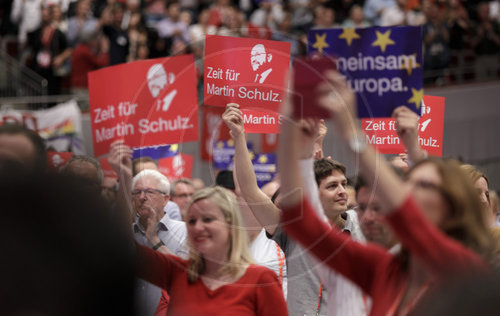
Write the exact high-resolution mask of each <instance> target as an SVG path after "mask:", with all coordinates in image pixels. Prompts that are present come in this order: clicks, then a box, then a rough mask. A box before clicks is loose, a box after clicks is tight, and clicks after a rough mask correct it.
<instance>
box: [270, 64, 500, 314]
mask: <svg viewBox="0 0 500 316" xmlns="http://www.w3.org/2000/svg"><path fill="white" fill-rule="evenodd" d="M325 75H326V77H327V78H328V85H326V84H325V85H324V86H322V87H319V88H320V91H319V92H323V94H321V95H320V96H319V97H318V98H319V102H320V104H321V105H322V106H324V107H325V108H326V109H328V110H329V111H330V112H331V116H332V117H333V120H334V122H335V127H336V128H337V132H338V135H340V137H341V139H343V140H344V142H345V144H346V145H347V146H348V148H349V149H350V151H351V153H352V154H353V155H354V156H356V159H358V160H357V161H359V162H360V167H361V168H360V173H361V175H362V176H363V177H364V179H365V180H366V181H367V183H368V184H369V185H370V187H372V188H373V189H374V192H375V194H376V195H377V196H378V197H379V199H380V200H379V202H380V205H381V208H380V209H381V211H382V213H381V214H382V215H384V216H385V217H386V219H387V221H388V222H389V224H390V225H391V227H392V229H393V230H394V232H395V234H396V235H397V236H398V237H399V240H400V241H401V244H402V247H403V250H402V251H401V252H400V253H398V254H397V255H393V254H391V253H389V252H387V251H386V250H385V249H382V248H380V247H378V246H374V245H370V244H368V245H363V244H360V243H356V242H353V241H352V239H351V238H350V237H349V236H346V235H344V234H339V233H338V230H337V229H336V228H334V227H331V226H328V225H326V223H324V222H322V221H321V219H320V218H318V217H317V216H316V215H315V214H314V212H315V211H314V210H313V209H312V207H311V206H310V204H309V202H308V201H307V199H304V197H303V196H302V193H301V190H300V188H302V183H301V178H300V174H299V171H298V160H299V158H300V154H299V152H300V149H299V148H298V145H297V141H296V139H298V134H299V133H300V131H299V128H297V126H296V125H297V124H295V123H294V122H292V121H291V119H285V120H283V121H282V122H283V124H282V131H281V137H282V138H281V139H280V151H279V156H278V158H279V159H278V165H279V166H280V168H281V169H280V174H281V176H282V187H281V189H282V198H281V200H280V205H281V206H282V208H283V216H282V219H281V221H282V223H283V227H284V229H285V230H286V231H287V233H288V234H289V235H290V236H291V237H292V238H295V239H296V240H297V241H299V242H300V243H301V244H302V245H304V246H305V247H306V248H307V249H308V251H309V252H311V253H312V254H314V255H315V256H316V257H318V258H319V259H320V260H322V261H323V263H324V264H326V265H328V266H329V267H330V268H331V269H334V270H336V271H338V272H340V273H341V274H343V275H344V276H346V277H347V278H349V279H351V280H352V281H353V282H354V283H356V284H358V285H359V286H360V287H361V288H362V289H363V291H364V292H365V293H367V294H368V295H370V296H371V298H372V308H371V311H370V315H406V314H408V313H411V312H412V311H413V310H414V308H415V306H417V305H418V303H419V301H420V299H421V298H422V297H423V296H425V295H427V294H430V293H432V291H433V290H435V289H436V288H437V287H439V286H441V285H443V284H446V283H447V282H449V281H450V280H452V279H454V278H457V277H459V276H460V277H461V276H464V275H475V274H476V273H487V272H489V271H490V266H489V265H488V263H487V260H488V259H489V254H490V251H491V245H492V242H491V235H490V234H489V230H488V229H487V228H486V225H485V223H484V220H483V217H482V215H481V214H480V213H479V212H477V210H478V209H479V208H480V202H479V199H478V196H477V193H476V191H475V190H474V188H473V186H472V184H471V183H470V181H468V179H467V176H466V175H465V174H464V173H463V172H461V170H460V167H459V164H458V163H457V162H453V161H446V162H444V161H442V160H437V159H426V160H421V161H420V162H418V163H417V164H416V165H415V166H413V168H412V169H411V170H410V171H409V173H408V176H407V180H406V182H405V183H403V181H401V180H400V179H399V178H398V176H397V175H396V174H395V173H394V171H393V170H391V169H390V167H389V165H388V164H385V163H379V162H380V159H381V158H380V157H379V156H378V155H377V153H376V152H375V150H374V149H373V148H372V147H371V146H370V145H369V144H366V143H365V142H364V137H363V136H361V135H363V134H362V132H361V128H360V126H359V123H358V122H357V120H356V101H355V100H356V98H355V95H354V94H353V92H352V91H351V90H349V88H348V87H347V84H346V82H345V80H344V79H343V78H341V77H340V76H339V75H338V74H336V73H331V72H330V73H326V74H325ZM331 87H333V88H334V90H333V91H332V90H331ZM323 89H324V90H323ZM325 92H326V93H325ZM375 184H376V185H375ZM457 184H458V185H457Z"/></svg>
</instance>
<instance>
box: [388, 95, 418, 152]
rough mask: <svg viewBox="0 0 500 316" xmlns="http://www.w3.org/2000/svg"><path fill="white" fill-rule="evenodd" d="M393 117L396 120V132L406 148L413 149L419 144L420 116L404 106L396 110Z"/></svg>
mask: <svg viewBox="0 0 500 316" xmlns="http://www.w3.org/2000/svg"><path fill="white" fill-rule="evenodd" d="M392 117H394V118H395V119H396V132H397V133H398V136H399V139H401V142H402V143H403V145H404V146H405V147H406V148H411V147H412V146H414V145H415V144H416V143H417V142H418V119H419V116H418V115H417V114H416V113H415V112H413V111H412V110H410V109H409V108H407V107H406V106H404V105H402V106H399V107H397V108H396V109H394V112H392Z"/></svg>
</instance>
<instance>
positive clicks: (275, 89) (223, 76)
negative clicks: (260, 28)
mask: <svg viewBox="0 0 500 316" xmlns="http://www.w3.org/2000/svg"><path fill="white" fill-rule="evenodd" d="M289 63H290V43H285V42H277V41H269V40H263V39H253V38H236V37H226V36H215V35H207V37H206V42H205V64H204V83H203V84H204V103H205V104H206V105H214V106H221V107H225V106H226V104H227V103H230V102H234V103H238V104H239V105H240V106H241V108H242V109H245V110H253V111H255V113H254V115H259V114H260V115H268V114H269V113H270V112H275V113H278V112H279V107H280V105H281V103H282V101H283V100H284V95H285V88H286V77H287V75H288V70H289V69H288V68H289ZM274 115H275V116H276V115H277V114H274ZM269 124H277V122H276V121H275V122H271V121H270V123H267V124H266V123H261V124H254V125H255V126H253V127H252V128H251V129H250V130H248V129H247V127H246V126H245V131H246V132H247V133H268V132H269V129H270V128H268V127H267V125H269ZM274 130H276V128H274Z"/></svg>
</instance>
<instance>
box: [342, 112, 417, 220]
mask: <svg viewBox="0 0 500 316" xmlns="http://www.w3.org/2000/svg"><path fill="white" fill-rule="evenodd" d="M348 130H349V132H346V133H344V135H343V137H344V141H345V143H346V144H348V145H349V144H350V142H352V140H353V139H356V138H358V139H360V138H362V139H363V140H364V137H363V135H364V134H363V132H362V131H361V129H360V128H359V124H358V123H357V122H356V123H354V124H353V126H352V128H349V129H348ZM348 147H349V148H350V150H351V152H352V153H353V154H354V155H356V156H357V157H356V158H357V159H358V161H359V165H360V172H361V174H362V176H363V177H364V179H365V181H366V182H367V183H368V185H369V186H370V187H372V188H373V189H374V190H375V194H376V195H377V196H378V197H379V199H380V203H381V204H382V206H383V207H382V208H381V210H383V212H384V214H388V213H390V212H392V211H393V210H394V209H396V208H397V207H399V206H400V205H401V204H402V203H403V202H404V200H405V199H406V196H407V192H406V189H405V188H404V186H403V182H402V181H401V180H400V179H399V178H398V176H397V175H396V174H395V173H394V171H393V170H392V169H391V168H390V167H389V165H388V163H387V162H386V161H385V159H384V158H383V157H382V156H381V155H379V154H378V153H377V151H376V150H375V149H374V148H373V147H372V146H371V145H369V144H366V145H365V148H364V149H361V150H360V152H359V153H356V151H355V150H353V148H351V146H348Z"/></svg>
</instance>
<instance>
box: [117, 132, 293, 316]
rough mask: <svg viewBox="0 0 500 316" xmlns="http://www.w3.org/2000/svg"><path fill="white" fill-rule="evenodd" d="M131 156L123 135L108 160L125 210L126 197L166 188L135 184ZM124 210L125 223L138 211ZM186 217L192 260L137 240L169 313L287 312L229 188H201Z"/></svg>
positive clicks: (144, 274)
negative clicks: (257, 259) (253, 251)
mask: <svg viewBox="0 0 500 316" xmlns="http://www.w3.org/2000/svg"><path fill="white" fill-rule="evenodd" d="M131 156H132V151H131V150H130V147H128V146H127V145H125V144H124V143H123V141H116V142H114V143H113V144H112V145H111V150H110V158H108V161H109V163H110V165H111V166H112V167H113V169H114V170H115V171H116V172H117V173H118V174H119V177H120V183H121V185H120V191H119V197H120V198H119V201H120V202H119V207H121V208H122V209H123V211H125V210H127V209H128V210H129V211H131V209H130V205H128V204H127V203H126V202H127V201H130V197H131V196H134V200H147V199H148V198H147V196H148V195H149V196H150V197H149V198H160V197H162V196H163V195H162V194H163V192H167V191H168V190H167V188H165V190H159V191H160V192H159V191H158V189H161V188H160V187H157V186H156V187H155V186H154V185H153V183H147V182H144V181H143V182H139V180H137V181H135V182H134V186H133V185H132V161H131V159H130V158H131ZM146 171H147V170H145V171H142V172H146ZM132 187H134V191H131V188H132ZM153 188H156V189H155V190H152V189H153ZM137 202H139V201H135V202H134V203H137ZM136 206H137V205H136ZM122 215H123V217H124V219H125V218H127V220H128V222H129V223H127V224H130V221H131V219H133V217H134V216H131V215H133V213H132V212H129V213H127V212H122ZM186 221H187V233H188V241H189V259H188V260H183V259H181V258H179V257H177V256H174V255H166V254H162V253H160V252H158V251H155V250H153V249H151V248H148V247H145V246H142V245H140V244H138V243H136V249H137V262H138V271H137V274H138V276H139V277H140V278H142V279H144V280H145V281H147V282H150V283H152V284H154V285H156V286H158V287H160V288H162V289H164V290H166V291H167V292H168V294H169V296H170V301H169V303H168V311H167V313H168V315H186V316H189V315H218V316H219V315H231V316H232V315H269V316H270V315H273V316H275V315H277V316H281V315H283V316H285V315H288V312H287V307H286V302H285V298H284V296H283V291H282V289H281V286H280V283H279V281H278V277H277V276H276V274H275V273H274V272H273V271H271V270H270V269H268V268H265V267H263V266H258V265H254V264H253V262H252V259H251V256H250V253H249V250H248V241H247V235H246V234H247V233H246V231H245V226H244V225H243V220H242V218H241V214H240V209H239V206H238V203H237V202H236V199H235V196H234V194H233V193H232V192H231V191H229V190H226V189H224V188H221V187H217V186H216V187H211V188H205V189H202V190H200V191H198V192H197V193H195V195H193V198H192V200H191V202H190V204H189V205H188V209H187V212H186Z"/></svg>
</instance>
